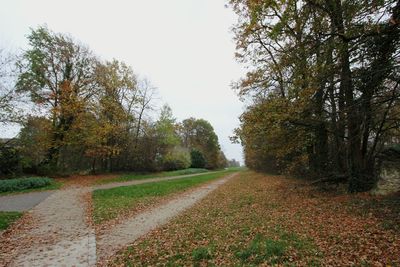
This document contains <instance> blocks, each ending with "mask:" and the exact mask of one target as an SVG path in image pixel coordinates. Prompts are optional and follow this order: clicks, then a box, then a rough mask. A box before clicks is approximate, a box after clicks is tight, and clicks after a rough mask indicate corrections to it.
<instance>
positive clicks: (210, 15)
mask: <svg viewBox="0 0 400 267" xmlns="http://www.w3.org/2000/svg"><path fill="white" fill-rule="evenodd" d="M1 2H2V3H1V9H0V25H1V27H0V47H3V48H7V49H11V50H15V49H17V48H22V49H23V48H26V47H27V46H26V45H27V41H26V36H27V34H28V33H29V28H30V27H33V28H36V27H37V26H38V25H44V24H47V26H48V27H49V29H51V30H53V31H55V32H62V33H68V34H70V35H72V36H73V37H74V38H76V39H77V40H79V41H81V42H82V43H84V44H86V45H88V46H89V47H90V48H91V49H92V50H93V51H94V53H95V54H97V55H98V56H100V57H101V58H103V59H112V58H116V59H118V60H122V61H124V62H126V63H127V64H129V65H131V66H132V68H133V69H134V71H135V72H136V73H137V74H139V75H140V76H142V77H147V78H148V79H149V80H150V81H151V82H152V84H153V85H155V86H156V87H157V88H158V92H159V95H160V97H161V100H162V102H161V103H159V106H160V107H161V105H162V103H163V102H166V103H168V104H169V105H170V106H171V108H172V110H173V113H174V116H176V117H177V119H178V120H182V119H185V118H188V117H191V116H192V117H196V118H204V119H206V120H208V121H209V122H210V123H211V124H212V125H213V127H214V129H215V131H216V133H217V134H218V137H219V140H220V144H221V146H222V148H223V150H224V152H225V154H226V156H227V157H228V158H229V159H230V158H235V159H237V160H240V161H241V162H243V160H242V149H241V146H240V145H233V144H231V143H230V141H229V138H228V136H229V135H232V131H233V129H234V128H235V127H237V126H238V124H239V121H238V116H239V115H240V114H241V113H242V106H243V105H242V103H241V102H240V101H239V100H238V97H237V96H236V95H235V94H234V92H233V91H232V89H231V88H230V83H231V82H232V81H234V80H237V79H238V78H239V77H240V76H242V74H243V73H244V71H243V68H242V67H241V66H240V65H239V64H238V63H236V62H235V59H234V52H235V45H234V42H233V40H232V37H233V34H232V33H231V32H230V28H231V27H232V25H233V24H234V23H235V21H236V17H235V14H234V13H233V12H232V10H231V9H229V8H225V7H224V4H225V3H226V1H224V0H168V1H165V0H125V1H124V0H114V1H99V0H97V1H96V0H90V1H89V0H68V1H55V0H35V1H32V0H8V1H6V0H2V1H1ZM1 132H3V135H4V133H7V132H8V134H10V133H11V132H15V131H10V129H9V131H5V132H4V129H3V130H2V131H1ZM0 135H1V134H0Z"/></svg>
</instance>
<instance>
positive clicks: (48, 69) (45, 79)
mask: <svg viewBox="0 0 400 267" xmlns="http://www.w3.org/2000/svg"><path fill="white" fill-rule="evenodd" d="M28 41H29V45H30V48H29V49H28V50H26V51H25V52H24V54H23V60H21V61H20V62H19V66H20V70H21V73H20V75H19V77H18V81H17V88H18V90H19V91H23V92H28V93H29V94H30V96H31V99H32V101H33V102H34V103H36V104H38V105H40V106H41V107H43V108H45V109H46V110H47V111H48V112H49V114H50V118H51V121H52V146H51V148H50V149H49V151H48V157H47V163H51V164H52V165H55V164H57V161H58V156H59V152H60V148H61V147H62V145H63V141H64V137H65V134H66V132H68V130H69V129H70V127H71V125H72V124H73V122H74V120H75V118H76V114H78V113H79V112H82V111H83V110H84V107H85V104H86V102H87V101H89V99H90V98H91V97H92V96H93V94H94V93H95V92H96V85H97V84H96V79H95V76H94V70H95V67H96V59H95V57H94V56H93V55H92V53H91V52H90V50H89V49H88V48H86V47H85V46H83V45H81V44H78V43H76V42H75V41H74V40H73V39H72V38H71V37H69V36H67V35H64V34H59V33H54V32H52V31H50V30H48V29H47V28H46V27H39V28H37V29H32V30H31V33H30V35H29V36H28Z"/></svg>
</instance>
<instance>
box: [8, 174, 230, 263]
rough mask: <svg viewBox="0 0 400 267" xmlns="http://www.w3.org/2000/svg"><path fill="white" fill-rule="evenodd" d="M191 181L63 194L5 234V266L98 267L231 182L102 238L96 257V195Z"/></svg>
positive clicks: (212, 185) (146, 215)
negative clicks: (93, 207) (92, 207)
mask: <svg viewBox="0 0 400 267" xmlns="http://www.w3.org/2000/svg"><path fill="white" fill-rule="evenodd" d="M192 176H196V175H187V176H176V177H168V178H155V179H147V180H137V181H131V182H127V183H113V184H107V185H101V186H96V187H87V186H86V187H78V188H67V189H64V190H59V191H57V192H55V193H54V194H52V195H51V196H50V197H48V198H47V199H46V200H45V201H43V202H42V203H40V204H39V205H37V206H36V207H34V208H33V209H32V210H31V211H29V212H28V213H27V214H26V215H25V216H24V218H23V220H21V221H20V222H19V223H18V224H16V225H14V227H13V229H11V230H10V231H6V232H5V233H4V234H3V236H2V239H1V241H0V245H1V246H0V266H3V265H10V266H46V265H47V266H60V265H66V266H93V265H95V264H96V254H97V257H100V258H105V257H106V256H110V255H111V254H110V253H112V252H114V251H117V249H118V248H121V247H122V246H124V245H128V244H129V243H131V242H133V241H135V240H136V239H137V238H138V237H140V236H141V235H143V234H145V233H146V232H147V231H149V230H151V229H154V228H155V227H157V226H159V225H161V224H163V223H165V222H166V221H168V220H169V219H170V218H172V217H173V216H175V215H177V214H178V213H179V212H181V211H183V210H184V209H186V208H188V207H190V206H191V205H193V204H194V203H195V202H196V201H198V200H200V199H201V198H203V197H205V196H206V195H207V194H208V193H209V192H211V191H212V190H214V189H216V188H217V187H218V186H219V185H221V184H223V183H224V182H226V181H227V180H228V179H229V178H231V177H232V175H230V176H227V177H225V178H222V179H219V180H217V181H215V182H212V183H209V184H207V185H205V186H201V187H199V188H198V189H195V190H194V191H191V192H190V193H186V194H184V195H183V196H182V197H178V198H176V199H174V200H171V201H170V202H168V203H166V204H164V205H162V206H159V207H155V208H154V209H153V210H150V211H148V212H145V213H143V214H139V215H137V216H135V217H134V218H130V219H128V220H127V221H126V222H123V223H121V224H120V225H117V226H116V227H114V228H113V229H111V230H109V231H107V232H104V233H102V234H101V236H100V237H99V244H98V248H99V251H98V252H97V253H96V236H95V231H94V228H93V226H92V224H91V214H90V192H91V191H92V190H94V189H98V188H102V189H103V188H112V187H117V186H122V185H133V184H142V183H148V182H157V181H160V180H172V179H180V178H185V177H192ZM138 226H139V227H138ZM121 236H123V237H124V238H121ZM110 248H112V249H111V250H109V249H110Z"/></svg>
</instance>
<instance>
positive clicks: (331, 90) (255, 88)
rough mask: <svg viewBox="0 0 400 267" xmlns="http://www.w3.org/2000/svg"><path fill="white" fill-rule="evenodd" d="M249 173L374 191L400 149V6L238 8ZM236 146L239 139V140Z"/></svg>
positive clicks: (242, 137) (239, 133)
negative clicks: (339, 181)
mask: <svg viewBox="0 0 400 267" xmlns="http://www.w3.org/2000/svg"><path fill="white" fill-rule="evenodd" d="M230 6H231V7H232V8H233V10H234V11H235V12H236V13H237V14H238V16H239V20H238V23H237V24H236V25H235V27H234V32H235V40H236V45H237V58H238V60H239V61H241V62H242V63H244V64H246V65H247V66H248V68H249V71H248V73H247V75H246V77H244V78H243V79H241V80H239V81H238V82H237V83H236V84H235V86H234V87H235V89H236V90H237V92H238V93H239V95H240V96H241V97H242V98H244V99H249V100H250V101H251V104H250V105H249V106H248V107H247V110H246V111H245V112H244V113H243V115H242V116H241V126H240V127H239V128H238V129H237V130H236V137H235V138H236V141H241V142H242V144H243V146H244V151H245V159H246V165H248V166H249V167H252V168H255V169H267V170H272V171H278V172H289V173H292V174H308V175H312V176H317V175H318V176H328V177H343V176H344V177H347V179H348V181H349V190H350V191H363V190H367V189H369V188H371V186H372V184H373V182H374V174H375V171H376V169H375V166H376V164H375V163H376V157H377V155H378V154H379V153H380V151H382V149H384V147H385V146H388V145H390V144H393V143H399V142H400V139H399V137H400V136H399V128H400V125H399V121H400V117H399V116H400V113H399V112H398V111H399V108H400V101H399V99H400V98H399V96H400V89H399V81H400V80H399V52H400V50H399V44H400V43H399V21H400V17H399V15H400V1H393V0H392V1H339V0H326V1H314V0H305V1H293V0H287V1H242V0H231V1H230ZM235 138H234V139H235Z"/></svg>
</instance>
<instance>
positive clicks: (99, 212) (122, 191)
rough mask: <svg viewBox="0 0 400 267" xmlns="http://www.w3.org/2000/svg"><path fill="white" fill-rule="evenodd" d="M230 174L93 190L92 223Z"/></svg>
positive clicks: (220, 173) (114, 216)
mask: <svg viewBox="0 0 400 267" xmlns="http://www.w3.org/2000/svg"><path fill="white" fill-rule="evenodd" d="M232 172H234V171H231V170H225V171H221V172H218V173H210V174H204V175H199V176H194V177H188V178H181V179H176V180H167V181H161V182H153V183H146V184H140V185H131V186H122V187H116V188H112V189H100V190H95V191H94V192H93V206H94V209H93V218H94V222H95V223H96V224H100V223H103V222H105V221H107V220H111V219H114V218H116V217H117V216H118V214H119V213H121V212H126V211H127V210H129V209H131V208H132V207H133V206H134V205H137V204H139V203H140V204H147V203H150V202H151V201H154V200H155V198H157V197H162V196H166V195H169V194H173V193H176V192H178V191H183V190H185V189H188V188H190V187H193V186H196V185H199V184H202V183H205V182H208V181H211V180H214V179H217V178H220V177H223V176H225V175H227V174H228V173H232Z"/></svg>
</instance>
